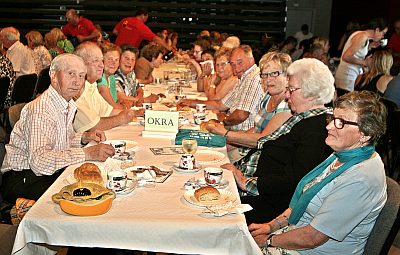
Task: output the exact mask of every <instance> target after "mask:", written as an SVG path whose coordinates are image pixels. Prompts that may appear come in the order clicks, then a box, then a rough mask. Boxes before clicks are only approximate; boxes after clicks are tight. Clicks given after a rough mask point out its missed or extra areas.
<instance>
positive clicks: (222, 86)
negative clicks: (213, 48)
mask: <svg viewBox="0 0 400 255" xmlns="http://www.w3.org/2000/svg"><path fill="white" fill-rule="evenodd" d="M231 53H232V49H229V48H221V49H220V50H219V51H217V52H216V53H215V56H214V57H215V71H216V73H215V74H214V75H211V77H208V78H204V79H206V80H205V82H204V91H205V93H206V94H207V98H208V100H221V99H222V98H224V97H225V96H226V95H227V94H228V93H229V92H230V91H232V90H233V88H234V87H235V86H236V83H237V82H238V78H237V77H236V76H235V75H234V74H233V70H232V66H231V65H230V64H229V59H230V57H231ZM197 86H199V85H197Z"/></svg>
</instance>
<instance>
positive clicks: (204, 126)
mask: <svg viewBox="0 0 400 255" xmlns="http://www.w3.org/2000/svg"><path fill="white" fill-rule="evenodd" d="M207 125H208V122H207V121H206V122H202V123H200V131H201V132H208V130H207Z"/></svg>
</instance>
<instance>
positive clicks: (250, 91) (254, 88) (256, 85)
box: [222, 65, 264, 131]
mask: <svg viewBox="0 0 400 255" xmlns="http://www.w3.org/2000/svg"><path fill="white" fill-rule="evenodd" d="M263 97H264V92H263V90H262V87H261V78H260V69H259V68H258V67H257V66H256V65H253V66H252V67H250V68H249V69H248V70H247V71H246V72H245V73H244V74H243V75H242V77H241V78H240V79H239V81H238V84H237V85H236V86H235V88H234V89H233V90H232V92H231V93H228V94H227V95H226V96H225V97H224V98H223V99H222V104H223V105H225V106H226V107H228V108H229V114H232V113H233V112H234V111H235V110H243V111H246V112H249V117H248V118H247V119H246V120H245V121H243V122H242V123H240V124H237V125H234V126H232V127H231V128H230V130H232V131H245V130H248V129H250V128H252V127H254V119H255V116H256V114H257V112H258V110H259V108H260V103H261V99H262V98H263Z"/></svg>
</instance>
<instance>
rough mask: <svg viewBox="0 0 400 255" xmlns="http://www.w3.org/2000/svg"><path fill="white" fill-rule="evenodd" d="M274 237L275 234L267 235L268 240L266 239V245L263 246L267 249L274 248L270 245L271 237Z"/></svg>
mask: <svg viewBox="0 0 400 255" xmlns="http://www.w3.org/2000/svg"><path fill="white" fill-rule="evenodd" d="M274 235H275V234H271V235H269V237H268V239H267V243H266V244H265V245H266V246H267V247H274V246H273V245H272V237H273V236H274Z"/></svg>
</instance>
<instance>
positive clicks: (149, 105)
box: [142, 103, 153, 111]
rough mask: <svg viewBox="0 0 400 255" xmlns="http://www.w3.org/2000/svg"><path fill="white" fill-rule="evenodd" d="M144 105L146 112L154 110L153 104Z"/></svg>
mask: <svg viewBox="0 0 400 255" xmlns="http://www.w3.org/2000/svg"><path fill="white" fill-rule="evenodd" d="M142 105H143V109H144V110H145V111H146V110H151V109H153V105H152V104H151V103H143V104H142Z"/></svg>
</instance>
